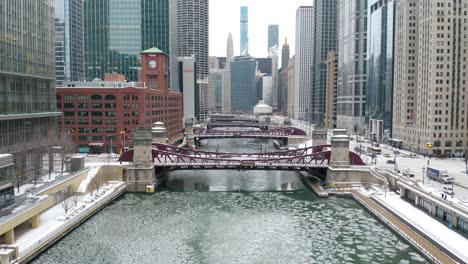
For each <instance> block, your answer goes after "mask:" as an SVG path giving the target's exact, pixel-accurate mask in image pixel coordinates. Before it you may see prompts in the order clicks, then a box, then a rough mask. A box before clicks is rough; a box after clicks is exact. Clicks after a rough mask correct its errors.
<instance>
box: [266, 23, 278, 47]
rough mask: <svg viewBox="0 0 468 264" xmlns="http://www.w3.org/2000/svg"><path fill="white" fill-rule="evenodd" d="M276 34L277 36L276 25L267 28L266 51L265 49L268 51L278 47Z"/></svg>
mask: <svg viewBox="0 0 468 264" xmlns="http://www.w3.org/2000/svg"><path fill="white" fill-rule="evenodd" d="M278 34H279V27H278V25H269V26H268V49H267V50H268V51H270V48H271V47H273V46H276V47H278V45H279V40H278Z"/></svg>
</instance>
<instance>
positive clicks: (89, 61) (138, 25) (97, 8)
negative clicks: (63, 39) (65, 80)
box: [84, 0, 169, 81]
mask: <svg viewBox="0 0 468 264" xmlns="http://www.w3.org/2000/svg"><path fill="white" fill-rule="evenodd" d="M84 14H85V15H84V26H85V34H84V35H85V72H86V74H85V75H86V80H88V81H91V80H93V79H94V78H100V79H103V77H104V74H105V73H112V72H115V73H120V74H124V75H125V76H126V78H127V80H128V81H136V80H138V70H139V69H140V67H141V57H140V51H142V50H146V49H149V48H152V47H157V48H159V49H161V50H162V51H163V52H165V53H166V54H169V3H168V0H112V1H110V0H85V2H84Z"/></svg>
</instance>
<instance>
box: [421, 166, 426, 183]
mask: <svg viewBox="0 0 468 264" xmlns="http://www.w3.org/2000/svg"><path fill="white" fill-rule="evenodd" d="M425 172H426V167H422V173H423V185H424V173H425Z"/></svg>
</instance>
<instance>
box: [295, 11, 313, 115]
mask: <svg viewBox="0 0 468 264" xmlns="http://www.w3.org/2000/svg"><path fill="white" fill-rule="evenodd" d="M314 33H315V32H314V7H313V6H300V7H299V8H298V9H297V11H296V54H295V56H296V57H295V61H294V62H295V67H294V74H295V81H294V85H295V87H294V117H295V118H298V119H302V120H306V119H307V118H310V116H309V115H308V113H309V111H310V90H311V78H312V71H311V67H312V65H313V60H314V49H313V45H314Z"/></svg>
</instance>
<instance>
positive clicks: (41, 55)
mask: <svg viewBox="0 0 468 264" xmlns="http://www.w3.org/2000/svg"><path fill="white" fill-rule="evenodd" d="M0 18H1V19H0V153H12V154H13V158H14V162H15V166H16V178H17V181H16V182H17V184H21V183H22V182H23V181H24V180H25V179H33V178H35V177H37V176H39V175H41V174H40V173H41V169H42V153H44V152H45V151H46V150H47V146H49V145H50V144H51V141H52V139H55V135H54V133H55V128H56V116H59V115H60V113H58V112H56V103H55V102H56V98H55V69H54V58H55V56H54V1H53V0H34V1H31V0H3V1H0ZM3 18H6V19H3Z"/></svg>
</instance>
